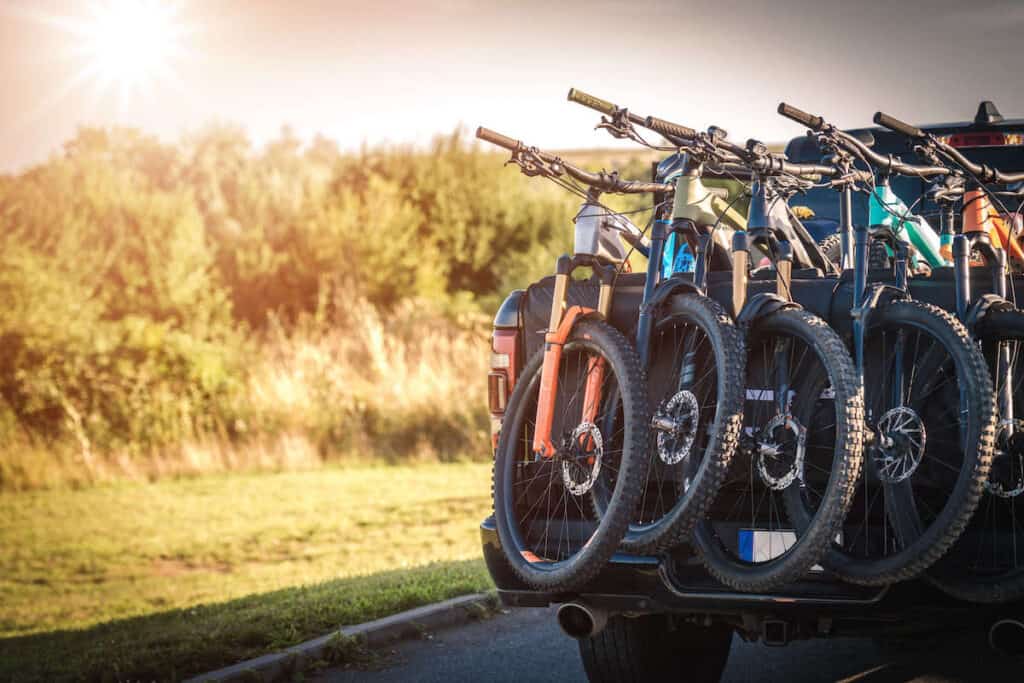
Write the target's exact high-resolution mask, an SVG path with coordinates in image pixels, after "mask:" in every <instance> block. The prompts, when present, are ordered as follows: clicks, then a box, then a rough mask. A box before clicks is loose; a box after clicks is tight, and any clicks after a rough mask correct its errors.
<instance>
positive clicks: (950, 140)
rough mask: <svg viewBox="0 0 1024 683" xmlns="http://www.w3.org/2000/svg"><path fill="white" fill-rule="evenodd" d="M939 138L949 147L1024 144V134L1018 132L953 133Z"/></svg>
mask: <svg viewBox="0 0 1024 683" xmlns="http://www.w3.org/2000/svg"><path fill="white" fill-rule="evenodd" d="M939 140H941V141H942V142H945V143H946V144H947V145H949V146H950V147H960V148H970V147H1007V146H1015V147H1016V146H1020V145H1021V144H1024V135H1021V134H1020V133H991V132H977V133H953V134H952V135H940V136H939Z"/></svg>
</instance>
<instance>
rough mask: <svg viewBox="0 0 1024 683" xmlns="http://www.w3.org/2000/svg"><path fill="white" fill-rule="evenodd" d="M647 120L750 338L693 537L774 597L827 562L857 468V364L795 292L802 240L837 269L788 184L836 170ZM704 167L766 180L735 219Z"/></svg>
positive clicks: (698, 247)
mask: <svg viewBox="0 0 1024 683" xmlns="http://www.w3.org/2000/svg"><path fill="white" fill-rule="evenodd" d="M570 99H573V98H572V96H571V94H570ZM598 102H599V103H601V104H603V105H605V106H604V109H599V111H602V113H605V114H606V115H608V116H610V117H612V118H611V119H610V120H605V121H603V122H602V123H604V124H605V127H612V126H614V128H615V130H616V132H619V133H620V135H621V136H622V137H634V135H633V134H631V131H629V129H628V127H627V126H628V125H631V124H635V123H636V120H635V119H632V118H631V116H630V115H629V114H623V112H624V111H625V110H622V109H619V108H616V107H614V106H613V105H610V103H606V102H604V101H602V100H599V101H598ZM583 103H584V104H588V106H589V105H590V104H591V102H590V101H585V102H583ZM592 108H597V107H592ZM641 125H643V126H644V127H646V128H648V129H650V130H653V131H655V132H657V133H659V134H661V135H662V136H663V137H665V139H666V140H669V141H670V142H672V143H673V144H674V145H677V146H678V147H679V149H681V150H683V151H684V152H685V158H684V160H683V163H682V168H681V171H680V172H679V173H678V174H677V176H678V177H677V181H676V188H675V192H674V202H673V221H672V226H673V228H674V229H675V230H676V231H677V234H680V235H682V236H683V237H684V238H685V239H686V240H687V242H688V244H690V245H692V247H693V251H694V254H695V256H694V258H695V262H696V263H695V266H696V268H695V272H694V276H693V279H694V282H695V283H697V284H698V286H701V287H703V286H705V284H706V278H707V273H708V270H709V264H710V265H711V267H710V269H711V270H726V269H728V270H731V273H732V283H733V288H732V297H731V304H732V311H731V312H732V314H733V315H734V317H736V319H737V321H738V322H739V323H740V325H741V326H742V327H743V328H744V329H745V330H746V338H747V372H746V375H745V379H744V387H745V392H746V394H745V395H746V399H747V400H746V401H745V404H746V407H745V409H744V417H743V435H742V437H741V441H740V448H739V451H738V453H737V455H736V457H735V459H734V463H733V466H732V467H731V468H730V472H729V476H728V477H727V479H726V481H725V482H724V483H723V485H722V488H721V491H720V495H719V497H718V498H717V499H716V502H715V504H714V506H713V507H712V508H711V509H709V511H708V515H707V516H706V517H705V519H702V520H701V521H700V522H698V524H697V525H696V527H695V529H694V533H693V543H694V545H695V547H696V550H697V552H698V554H699V555H700V557H701V559H702V561H703V563H704V564H705V566H706V568H707V569H708V571H709V572H710V573H711V574H712V575H713V576H715V577H716V578H717V579H718V580H719V581H721V582H722V583H724V584H726V585H728V586H731V587H733V588H735V589H738V590H743V591H765V590H769V589H771V588H775V587H778V586H780V585H783V584H786V583H789V582H791V581H793V580H795V579H797V578H799V577H801V576H803V575H804V574H805V573H806V572H807V571H808V570H810V569H811V568H812V567H813V566H814V565H815V564H816V563H817V561H818V560H819V558H820V556H821V554H822V553H823V552H824V550H825V548H827V546H828V543H829V539H830V538H831V537H832V536H833V535H834V533H835V531H836V529H837V528H838V526H839V525H841V524H842V520H843V518H844V517H845V513H846V507H847V506H848V505H849V500H850V491H851V490H852V481H854V480H856V477H857V474H858V471H859V468H860V458H861V455H860V446H861V444H860V437H861V433H862V425H861V415H862V409H861V404H860V401H861V397H860V392H859V387H858V386H857V383H856V379H855V374H854V372H853V363H852V361H851V360H850V357H849V353H848V352H847V350H846V348H845V346H844V345H843V343H842V340H841V339H840V338H839V337H838V335H836V334H835V333H834V332H833V331H832V330H831V329H830V328H829V327H828V325H827V324H826V323H825V322H824V321H822V320H821V319H819V318H817V317H816V316H813V315H812V314H810V313H809V312H807V311H805V310H803V309H802V307H801V306H799V305H798V304H796V303H795V302H794V301H793V298H792V286H791V284H792V268H793V261H794V251H795V250H794V247H793V241H791V238H795V239H796V240H797V241H799V246H800V247H801V262H800V263H801V265H810V264H812V263H814V262H813V261H812V259H811V257H810V256H809V255H808V254H807V252H805V251H804V250H803V249H802V247H803V246H804V245H805V244H808V243H809V245H810V252H811V253H812V254H814V255H815V256H817V257H818V259H817V263H818V264H820V265H821V266H822V267H825V268H827V267H828V264H827V262H826V261H825V260H824V259H823V258H822V257H821V255H820V253H818V252H816V250H815V249H814V242H813V240H810V238H809V236H807V237H806V240H801V236H802V234H801V233H803V234H804V235H805V234H806V232H805V231H803V230H802V226H799V225H796V226H794V224H793V223H792V222H791V221H790V215H789V212H788V209H787V207H786V202H785V194H786V192H787V191H788V190H787V188H786V187H785V185H786V182H785V181H786V179H795V178H799V177H800V176H802V175H810V174H820V173H825V174H830V173H832V172H833V171H834V169H833V168H831V167H826V166H811V165H802V166H800V165H794V164H789V163H788V162H785V161H784V160H782V159H780V158H778V157H773V156H770V155H768V154H767V151H766V150H765V149H764V146H763V145H760V144H759V143H750V144H748V147H747V148H746V149H743V148H739V147H737V146H735V145H733V144H731V143H729V142H728V141H727V139H726V138H727V135H726V133H725V131H723V130H722V129H720V128H715V127H712V128H711V129H709V130H708V131H707V132H705V133H697V132H695V131H693V130H692V129H690V128H687V127H685V126H680V125H679V124H674V123H671V122H668V121H665V120H663V119H658V118H655V117H647V118H646V119H644V120H643V122H642V124H641ZM706 166H713V167H715V168H716V169H718V170H720V171H724V172H725V173H732V174H735V176H739V175H741V174H746V175H747V176H748V177H750V178H752V179H753V180H754V181H755V182H754V183H753V186H752V188H751V193H750V200H749V209H748V215H747V216H743V215H741V214H739V213H738V212H737V211H735V209H734V204H735V200H733V202H729V201H727V200H726V199H725V198H723V197H721V196H720V195H719V194H718V193H716V192H713V191H711V189H710V188H709V187H707V186H706V185H705V184H704V183H703V182H702V177H703V175H704V169H705V167H706ZM752 173H753V175H750V174H752ZM797 186H798V184H797V185H792V187H797ZM723 226H725V227H724V229H725V231H726V232H727V234H730V235H731V238H730V240H729V241H730V242H731V244H729V246H728V248H722V246H721V244H722V241H723V240H722V239H721V233H720V232H719V231H720V230H721V229H722V228H723ZM751 251H755V252H757V253H760V254H763V255H765V256H766V257H767V258H768V259H769V261H770V262H771V264H772V269H773V270H774V273H775V291H774V292H767V291H762V292H757V293H754V294H753V295H752V296H749V297H748V270H749V265H750V263H751V260H750V253H751ZM723 260H724V267H722V265H721V262H722V261H723ZM816 272H819V273H820V272H821V271H820V270H817V269H816ZM790 513H792V514H790ZM790 517H791V518H790Z"/></svg>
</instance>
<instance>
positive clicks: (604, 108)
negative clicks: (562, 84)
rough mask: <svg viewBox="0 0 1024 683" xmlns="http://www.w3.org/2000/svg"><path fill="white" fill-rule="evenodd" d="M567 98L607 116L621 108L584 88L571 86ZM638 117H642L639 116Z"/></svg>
mask: <svg viewBox="0 0 1024 683" xmlns="http://www.w3.org/2000/svg"><path fill="white" fill-rule="evenodd" d="M567 99H568V100H569V101H570V102H575V103H577V104H582V105H583V106H584V107H589V108H590V109H593V110H594V111H598V112H601V113H602V114H605V115H607V116H612V115H613V114H614V113H615V112H616V111H618V109H619V108H618V107H616V106H615V105H614V104H612V103H611V102H609V101H607V100H602V99H601V98H600V97H594V96H593V95H590V94H588V93H585V92H583V91H582V90H577V89H576V88H569V97H568V98H567ZM637 118H640V117H639V116H638V117H637ZM634 123H636V122H634Z"/></svg>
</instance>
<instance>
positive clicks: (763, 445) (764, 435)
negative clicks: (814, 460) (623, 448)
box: [755, 415, 807, 491]
mask: <svg viewBox="0 0 1024 683" xmlns="http://www.w3.org/2000/svg"><path fill="white" fill-rule="evenodd" d="M787 434H788V435H789V436H788V438H787V437H786V435H787ZM756 441H757V445H756V447H755V454H756V455H755V458H756V460H757V471H758V473H759V474H760V475H761V481H763V482H764V483H765V485H766V486H767V487H768V488H770V489H773V490H775V491H781V490H783V489H785V488H787V487H789V485H790V484H792V483H793V482H794V481H796V480H797V479H803V476H804V451H805V450H806V447H807V430H806V429H805V428H804V427H803V425H801V424H800V423H799V422H797V421H796V420H795V419H794V418H793V417H792V416H789V415H776V416H775V417H773V418H772V419H771V420H770V421H769V422H768V424H766V425H765V426H764V428H763V429H762V430H761V433H760V435H759V436H758V438H757V440H756Z"/></svg>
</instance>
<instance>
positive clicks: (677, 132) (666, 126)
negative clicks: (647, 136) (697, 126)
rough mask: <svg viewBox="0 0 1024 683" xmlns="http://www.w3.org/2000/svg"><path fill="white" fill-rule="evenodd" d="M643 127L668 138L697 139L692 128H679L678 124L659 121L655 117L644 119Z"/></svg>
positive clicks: (663, 120)
mask: <svg viewBox="0 0 1024 683" xmlns="http://www.w3.org/2000/svg"><path fill="white" fill-rule="evenodd" d="M644 126H646V127H647V128H650V129H651V130H653V131H654V132H655V133H660V134H662V135H665V136H668V137H673V138H682V139H683V140H692V139H694V138H695V137H697V131H695V130H694V129H693V128H687V127H686V126H681V125H679V124H678V123H672V122H671V121H666V120H665V119H659V118H658V117H657V116H648V117H647V118H646V119H644Z"/></svg>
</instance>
